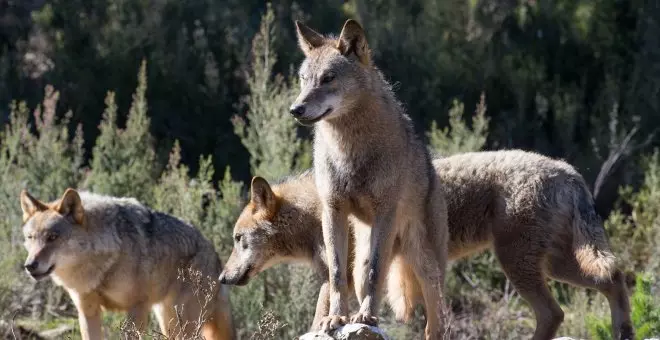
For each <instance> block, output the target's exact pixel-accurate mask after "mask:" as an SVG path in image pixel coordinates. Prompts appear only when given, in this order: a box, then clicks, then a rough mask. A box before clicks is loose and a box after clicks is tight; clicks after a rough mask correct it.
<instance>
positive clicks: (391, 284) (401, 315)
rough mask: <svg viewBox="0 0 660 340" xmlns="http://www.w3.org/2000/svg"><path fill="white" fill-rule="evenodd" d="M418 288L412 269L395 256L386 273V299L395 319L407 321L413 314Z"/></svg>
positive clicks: (418, 295) (418, 292)
mask: <svg viewBox="0 0 660 340" xmlns="http://www.w3.org/2000/svg"><path fill="white" fill-rule="evenodd" d="M420 294H421V292H420V288H419V283H418V282H417V278H416V276H415V274H414V273H413V271H412V269H411V268H410V267H409V266H407V265H406V264H405V263H404V261H403V259H401V258H400V257H398V256H397V257H395V258H394V259H393V260H392V263H391V264H390V268H389V270H388V273H387V301H388V303H389V305H390V307H391V308H392V311H393V312H394V316H395V318H396V320H398V321H403V322H408V321H409V320H410V319H411V318H412V317H413V315H414V312H415V310H414V308H415V304H416V302H417V299H418V298H419V297H420Z"/></svg>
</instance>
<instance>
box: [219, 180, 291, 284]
mask: <svg viewBox="0 0 660 340" xmlns="http://www.w3.org/2000/svg"><path fill="white" fill-rule="evenodd" d="M279 205H280V202H279V198H278V197H277V196H276V195H275V193H274V192H273V190H272V189H271V187H270V185H269V184H268V182H267V181H266V180H265V179H263V178H261V177H254V178H253V179H252V184H251V188H250V202H249V203H248V204H247V205H246V206H245V208H244V209H243V212H242V213H241V215H240V216H239V218H238V220H237V221H236V225H235V226H234V249H233V250H232V253H231V256H230V257H229V260H227V263H226V264H225V267H224V270H223V272H222V273H221V274H220V282H221V283H223V284H233V285H240V286H242V285H245V284H247V283H248V281H249V280H250V279H251V278H252V277H254V276H255V275H257V274H258V273H260V272H262V271H263V270H265V269H267V268H269V267H271V266H273V265H274V264H276V263H278V262H280V261H278V260H281V259H283V257H284V249H283V247H282V246H281V242H279V241H278V239H279V236H280V235H278V233H279V231H280V230H281V228H280V227H279V226H278V224H279V221H278V220H279V219H278V214H279V210H280V209H279Z"/></svg>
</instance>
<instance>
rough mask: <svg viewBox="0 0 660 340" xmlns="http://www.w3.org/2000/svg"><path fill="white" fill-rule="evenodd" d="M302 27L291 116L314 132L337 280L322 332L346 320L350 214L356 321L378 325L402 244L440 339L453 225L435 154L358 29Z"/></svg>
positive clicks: (431, 332) (430, 333) (326, 235)
mask: <svg viewBox="0 0 660 340" xmlns="http://www.w3.org/2000/svg"><path fill="white" fill-rule="evenodd" d="M296 28H297V36H298V42H299V45H300V48H301V50H302V52H303V53H304V55H305V60H304V61H303V63H302V64H301V66H300V70H299V75H300V84H301V92H300V94H299V96H298V97H297V99H296V100H295V102H294V103H293V104H292V106H291V109H290V111H291V114H292V115H293V116H294V117H295V119H296V120H297V121H298V122H300V123H301V124H305V125H314V156H313V159H314V161H313V163H314V174H315V182H316V187H317V190H318V194H319V197H320V202H321V207H322V224H323V239H324V242H325V244H326V246H327V249H326V251H327V259H328V273H329V277H330V281H329V288H328V289H329V296H330V313H329V315H328V316H327V317H326V318H325V319H324V320H322V328H323V329H324V330H332V329H335V328H336V327H338V326H339V325H341V324H342V323H345V322H346V314H347V312H348V311H347V309H348V304H347V300H346V297H347V291H348V286H347V265H348V263H347V261H348V260H347V259H348V253H349V251H348V217H349V216H351V217H353V218H354V223H353V226H354V232H355V242H356V243H357V245H356V247H355V250H356V254H355V256H356V260H355V266H356V270H354V272H353V275H354V276H355V277H354V278H353V279H354V282H355V291H356V295H357V297H358V300H359V302H360V309H359V311H358V313H356V314H354V315H352V316H351V319H350V321H351V322H359V323H366V324H371V325H376V324H377V323H378V318H377V315H376V313H377V310H378V305H379V301H380V298H381V297H380V295H379V292H380V291H381V289H380V287H381V285H382V283H383V282H384V278H385V275H386V272H387V270H386V269H387V268H388V267H389V264H390V262H391V260H392V257H393V250H394V245H395V243H396V244H397V245H398V247H399V249H398V251H399V253H400V254H402V255H403V256H405V257H407V258H408V261H409V263H410V264H411V268H412V270H413V272H414V273H415V275H416V276H418V277H419V280H418V281H419V282H420V283H421V285H422V286H421V287H420V289H421V290H422V295H423V298H424V300H425V306H426V308H427V310H426V312H427V314H426V315H427V316H428V317H427V325H426V336H427V338H430V339H438V338H440V337H441V335H442V334H441V333H442V332H444V330H445V329H444V325H443V323H444V322H443V318H444V317H443V315H444V308H443V306H444V298H443V293H442V291H443V288H444V273H445V267H446V254H447V247H446V245H447V223H446V211H445V209H443V208H441V207H442V206H444V205H445V203H444V198H443V196H442V194H441V191H440V190H441V188H440V184H439V183H438V181H437V176H435V174H434V172H433V167H432V166H431V159H430V156H429V153H428V150H427V148H426V146H425V145H424V143H423V142H422V141H421V140H420V138H419V137H418V136H417V135H416V133H415V131H414V128H413V124H412V122H411V120H410V118H409V117H408V116H407V114H406V113H405V112H404V109H403V107H402V105H401V103H400V102H399V101H398V100H397V99H396V98H395V95H394V92H393V91H392V88H391V86H390V85H389V84H388V82H387V81H386V80H385V78H384V77H383V74H382V73H381V72H380V71H379V70H378V68H377V67H376V66H374V64H373V63H372V60H371V52H370V50H369V47H368V44H367V40H366V37H365V33H364V30H363V29H362V27H361V26H360V24H358V23H357V22H356V21H354V20H348V21H346V22H345V24H344V26H343V28H342V31H341V33H340V35H339V37H338V38H333V37H325V36H322V35H321V34H319V33H317V32H316V31H314V30H312V29H311V28H309V27H307V26H306V25H304V24H303V23H301V22H299V21H296ZM419 259H426V260H427V261H420V260H419Z"/></svg>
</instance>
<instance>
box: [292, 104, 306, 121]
mask: <svg viewBox="0 0 660 340" xmlns="http://www.w3.org/2000/svg"><path fill="white" fill-rule="evenodd" d="M289 112H291V115H292V116H294V117H296V118H298V117H300V116H302V115H304V114H305V106H304V105H294V106H292V107H291V110H290V111H289Z"/></svg>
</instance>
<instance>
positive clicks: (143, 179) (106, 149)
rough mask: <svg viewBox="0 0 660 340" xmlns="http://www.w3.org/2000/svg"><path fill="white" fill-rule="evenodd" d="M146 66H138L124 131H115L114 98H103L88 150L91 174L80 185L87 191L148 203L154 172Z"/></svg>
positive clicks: (111, 95)
mask: <svg viewBox="0 0 660 340" xmlns="http://www.w3.org/2000/svg"><path fill="white" fill-rule="evenodd" d="M146 72H147V64H146V62H145V61H143V62H142V66H140V72H139V73H138V85H137V89H136V90H135V94H134V95H133V103H132V104H131V108H130V111H129V113H128V119H127V121H126V128H125V129H120V128H118V127H117V105H116V103H115V95H114V93H112V92H109V93H108V95H107V96H106V105H107V107H106V109H105V112H104V114H103V121H102V122H101V125H100V130H101V134H100V135H99V137H98V138H97V141H96V144H95V145H94V149H93V150H92V162H91V171H90V173H89V176H88V178H87V182H86V183H85V184H84V186H85V187H87V188H89V190H91V191H94V192H98V193H102V194H107V195H114V196H131V197H136V198H138V199H140V200H143V201H149V200H150V199H151V192H150V188H151V187H152V186H153V185H154V177H155V176H154V174H156V171H157V170H158V168H157V167H155V166H154V165H155V164H156V163H155V162H156V155H155V151H154V145H153V144H154V141H153V137H152V136H151V134H150V133H149V117H148V116H147V99H146V91H147V73H146Z"/></svg>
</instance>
